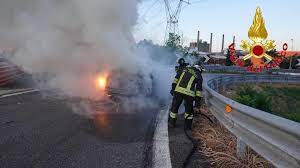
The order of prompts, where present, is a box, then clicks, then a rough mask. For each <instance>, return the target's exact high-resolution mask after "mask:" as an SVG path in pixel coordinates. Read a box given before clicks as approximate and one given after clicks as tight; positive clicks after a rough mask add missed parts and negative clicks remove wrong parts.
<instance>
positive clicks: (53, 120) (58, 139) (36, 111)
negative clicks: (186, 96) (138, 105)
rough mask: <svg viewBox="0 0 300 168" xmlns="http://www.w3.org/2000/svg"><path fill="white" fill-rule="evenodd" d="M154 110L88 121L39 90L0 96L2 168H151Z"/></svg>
mask: <svg viewBox="0 0 300 168" xmlns="http://www.w3.org/2000/svg"><path fill="white" fill-rule="evenodd" d="M157 111H158V110H157V109H155V108H147V109H143V111H135V112H131V113H127V114H126V113H116V112H105V113H102V114H101V115H99V116H98V117H95V118H94V119H91V118H90V119H89V118H86V117H84V116H81V115H77V114H74V113H72V110H71V108H70V106H69V105H68V103H66V101H62V100H61V99H56V98H54V97H53V96H50V97H49V96H46V97H45V96H43V95H41V94H40V93H30V94H24V95H18V96H14V97H8V98H4V99H0V134H1V138H0V165H1V166H0V167H2V168H4V167H7V168H8V167H10V168H11V167H28V168H29V167H43V168H45V167H49V168H54V167H74V168H75V167H78V168H79V167H120V168H123V167H151V164H152V159H151V158H152V155H151V154H152V152H151V145H152V144H151V142H152V137H153V132H154V128H155V125H154V123H155V122H154V121H153V120H155V116H156V114H157V113H156V112H157Z"/></svg>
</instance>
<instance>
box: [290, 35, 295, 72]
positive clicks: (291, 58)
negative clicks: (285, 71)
mask: <svg viewBox="0 0 300 168" xmlns="http://www.w3.org/2000/svg"><path fill="white" fill-rule="evenodd" d="M291 42H292V51H294V39H291ZM292 61H293V57H292V56H290V69H292Z"/></svg>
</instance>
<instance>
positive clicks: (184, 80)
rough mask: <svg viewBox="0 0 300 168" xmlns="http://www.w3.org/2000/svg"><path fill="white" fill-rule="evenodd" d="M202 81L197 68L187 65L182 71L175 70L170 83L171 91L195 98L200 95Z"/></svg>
mask: <svg viewBox="0 0 300 168" xmlns="http://www.w3.org/2000/svg"><path fill="white" fill-rule="evenodd" d="M202 81H203V79H202V75H201V72H200V71H199V70H197V69H196V68H194V67H187V68H185V69H184V70H183V71H178V72H177V74H176V76H175V80H174V82H173V83H172V91H175V92H177V93H181V94H184V95H187V96H191V97H194V98H195V99H196V100H197V99H198V98H201V96H202V95H201V94H202ZM172 91H171V92H172ZM196 103H197V102H196Z"/></svg>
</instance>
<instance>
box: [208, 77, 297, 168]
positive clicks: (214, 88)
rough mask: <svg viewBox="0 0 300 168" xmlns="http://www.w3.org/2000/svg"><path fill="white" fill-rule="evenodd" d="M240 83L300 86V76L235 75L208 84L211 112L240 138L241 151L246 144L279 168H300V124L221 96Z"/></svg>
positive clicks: (213, 80)
mask: <svg viewBox="0 0 300 168" xmlns="http://www.w3.org/2000/svg"><path fill="white" fill-rule="evenodd" d="M239 83H287V84H300V76H289V75H285V76H283V75H281V76H277V75H276V76H275V75H270V76H269V75H231V76H220V77H216V78H213V79H211V80H208V81H207V82H206V83H205V84H204V93H205V101H206V103H207V105H208V108H209V110H210V111H211V112H212V113H213V115H214V116H215V117H216V118H217V119H218V120H219V121H220V122H221V123H222V124H223V125H224V126H225V127H226V128H227V129H228V130H230V131H231V132H232V133H233V134H234V135H235V136H236V137H237V138H238V146H237V150H239V149H240V146H243V145H241V144H243V143H246V144H247V145H248V146H250V147H251V148H252V149H253V150H255V151H256V152H257V153H259V154H260V155H261V156H263V157H264V158H265V159H267V160H269V161H270V162H271V163H272V164H274V165H275V166H276V167H282V168H287V167H289V168H293V167H295V168H296V167H297V168H298V167H300V123H297V122H294V121H291V120H288V119H285V118H281V117H278V116H275V115H272V114H270V113H267V112H264V111H261V110H258V109H254V108H251V107H248V106H245V105H242V104H240V103H237V102H235V101H233V100H231V99H229V98H226V97H224V96H223V95H221V94H219V93H218V91H219V89H220V88H221V87H226V86H227V85H232V84H239ZM227 105H229V106H230V107H231V108H232V112H231V113H226V112H225V107H226V106H227ZM244 146H245V145H244ZM237 153H238V154H239V153H240V151H237Z"/></svg>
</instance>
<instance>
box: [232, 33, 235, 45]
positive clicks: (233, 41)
mask: <svg viewBox="0 0 300 168" xmlns="http://www.w3.org/2000/svg"><path fill="white" fill-rule="evenodd" d="M232 43H233V46H234V47H235V36H233V40H232Z"/></svg>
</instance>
